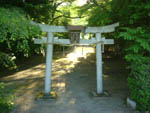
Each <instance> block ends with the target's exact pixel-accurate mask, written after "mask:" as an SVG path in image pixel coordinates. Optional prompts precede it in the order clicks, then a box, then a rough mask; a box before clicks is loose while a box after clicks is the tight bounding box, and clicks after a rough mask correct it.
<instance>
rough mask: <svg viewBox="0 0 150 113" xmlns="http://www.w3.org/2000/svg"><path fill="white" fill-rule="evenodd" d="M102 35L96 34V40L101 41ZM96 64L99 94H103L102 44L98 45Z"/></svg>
mask: <svg viewBox="0 0 150 113" xmlns="http://www.w3.org/2000/svg"><path fill="white" fill-rule="evenodd" d="M101 39H102V38H101V33H96V40H97V42H98V41H101ZM96 64H97V93H98V94H101V93H103V80H102V79H103V76H102V51H101V43H97V45H96Z"/></svg>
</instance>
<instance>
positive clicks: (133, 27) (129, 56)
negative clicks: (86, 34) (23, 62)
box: [0, 0, 150, 111]
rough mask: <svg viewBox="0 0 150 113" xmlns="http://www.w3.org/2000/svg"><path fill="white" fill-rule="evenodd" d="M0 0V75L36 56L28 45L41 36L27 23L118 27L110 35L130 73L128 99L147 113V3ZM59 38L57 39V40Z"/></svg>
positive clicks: (38, 49) (149, 96)
mask: <svg viewBox="0 0 150 113" xmlns="http://www.w3.org/2000/svg"><path fill="white" fill-rule="evenodd" d="M74 2H76V0H11V1H10V0H0V69H15V68H17V65H16V61H17V60H19V59H24V58H28V57H31V56H33V55H35V54H41V51H42V50H43V49H44V47H43V46H40V45H35V44H33V40H34V38H39V37H41V36H42V35H44V34H43V33H42V32H41V30H40V28H39V27H38V26H35V25H32V24H31V21H35V22H39V23H45V24H49V25H68V24H72V19H76V18H77V19H79V21H80V20H82V22H81V23H86V24H85V25H87V26H103V25H108V24H112V23H115V22H119V23H120V26H119V27H118V28H117V31H116V32H115V33H110V34H107V35H105V34H103V35H105V37H110V36H111V37H113V38H114V39H115V47H114V48H115V52H114V54H115V55H117V56H119V57H120V56H121V57H122V58H123V59H125V60H126V62H127V64H128V65H127V69H128V70H129V71H130V74H129V77H128V86H129V89H130V97H131V99H133V100H134V101H136V102H137V109H139V110H141V111H150V94H149V93H148V92H150V76H149V75H150V1H149V0H87V2H86V4H84V5H83V6H77V5H76V4H75V3H74ZM57 35H60V34H57Z"/></svg>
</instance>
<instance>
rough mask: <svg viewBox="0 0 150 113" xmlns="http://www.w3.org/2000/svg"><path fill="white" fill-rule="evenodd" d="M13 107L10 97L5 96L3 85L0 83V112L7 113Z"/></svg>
mask: <svg viewBox="0 0 150 113" xmlns="http://www.w3.org/2000/svg"><path fill="white" fill-rule="evenodd" d="M13 107H14V105H13V102H12V101H11V99H10V97H7V96H6V92H5V85H4V83H0V112H1V113H9V112H11V110H12V109H13Z"/></svg>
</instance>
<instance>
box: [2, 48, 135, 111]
mask: <svg viewBox="0 0 150 113" xmlns="http://www.w3.org/2000/svg"><path fill="white" fill-rule="evenodd" d="M78 49H80V48H78ZM86 49H87V50H86ZM78 51H79V50H77V51H76V52H78ZM84 51H86V53H85V54H84V55H83V56H82V57H80V58H78V59H76V57H75V54H74V53H76V52H72V53H70V54H69V55H70V56H69V55H68V57H61V58H59V59H57V60H54V61H53V75H52V90H53V91H55V92H56V93H57V99H51V100H35V97H36V94H37V93H39V92H41V91H43V89H44V73H45V64H44V63H41V64H38V65H36V66H33V67H30V68H27V69H25V70H22V71H19V72H17V73H14V74H12V75H11V76H8V77H5V78H3V79H2V80H3V81H5V82H6V81H7V84H9V85H10V86H15V87H16V88H17V91H16V95H17V97H16V100H15V104H16V107H15V109H14V111H13V113H133V111H132V110H131V109H130V108H128V107H127V106H126V102H125V101H126V98H127V96H128V89H127V85H126V84H127V81H126V80H127V72H126V70H125V68H124V63H123V62H122V61H121V60H118V59H113V58H109V57H107V58H106V57H105V58H104V59H103V85H104V91H106V92H108V93H109V94H110V95H109V96H108V97H106V96H104V97H94V96H92V95H91V92H95V91H96V63H95V54H94V53H93V52H94V50H92V49H91V48H85V50H84ZM80 52H81V51H80ZM82 53H83V51H82ZM76 54H78V53H76ZM80 55H81V54H80ZM80 55H79V54H78V57H79V56H80ZM85 55H86V56H87V57H85ZM33 61H34V59H33ZM33 61H32V62H33ZM37 62H38V60H37ZM29 65H30V63H29Z"/></svg>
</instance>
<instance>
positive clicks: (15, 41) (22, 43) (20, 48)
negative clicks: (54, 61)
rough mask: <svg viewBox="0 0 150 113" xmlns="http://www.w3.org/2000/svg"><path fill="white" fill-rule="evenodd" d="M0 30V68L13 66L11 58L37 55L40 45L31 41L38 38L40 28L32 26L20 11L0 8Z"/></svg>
mask: <svg viewBox="0 0 150 113" xmlns="http://www.w3.org/2000/svg"><path fill="white" fill-rule="evenodd" d="M0 29H1V30H0V47H1V48H0V59H1V60H0V64H1V65H0V68H4V67H5V68H8V67H12V66H15V62H14V60H15V59H13V58H16V60H18V59H19V58H24V57H29V56H32V55H33V54H34V53H39V51H40V45H35V44H34V41H33V39H34V38H39V37H40V34H41V31H40V28H39V27H38V26H35V25H32V24H31V22H30V20H29V19H27V17H26V15H25V13H24V12H23V11H22V10H21V9H19V8H9V9H7V8H0Z"/></svg>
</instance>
